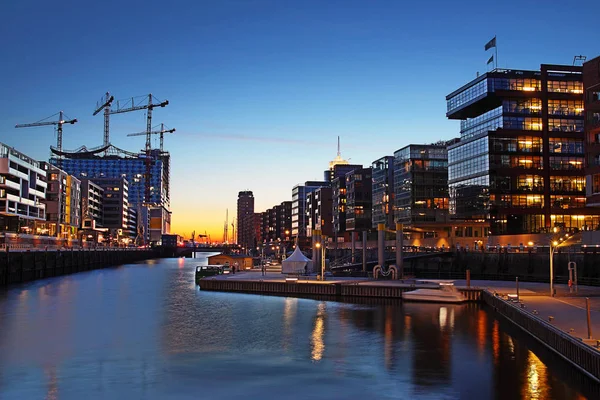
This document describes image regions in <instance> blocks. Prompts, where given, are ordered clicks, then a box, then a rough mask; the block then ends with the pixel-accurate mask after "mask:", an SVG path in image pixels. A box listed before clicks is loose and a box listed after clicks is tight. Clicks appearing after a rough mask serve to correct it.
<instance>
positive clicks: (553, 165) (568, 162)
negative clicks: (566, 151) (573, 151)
mask: <svg viewBox="0 0 600 400" xmlns="http://www.w3.org/2000/svg"><path fill="white" fill-rule="evenodd" d="M550 169H551V170H563V171H573V170H582V169H583V157H550Z"/></svg>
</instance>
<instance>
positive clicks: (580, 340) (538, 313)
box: [197, 271, 600, 382]
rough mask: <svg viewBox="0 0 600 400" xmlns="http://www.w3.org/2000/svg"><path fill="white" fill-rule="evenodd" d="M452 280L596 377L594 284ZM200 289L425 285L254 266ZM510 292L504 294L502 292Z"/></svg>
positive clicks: (599, 366)
mask: <svg viewBox="0 0 600 400" xmlns="http://www.w3.org/2000/svg"><path fill="white" fill-rule="evenodd" d="M470 283H471V284H472V285H467V282H466V281H462V280H459V281H456V286H457V289H458V290H459V291H460V292H461V293H463V295H465V297H466V298H467V301H470V302H482V303H484V304H485V305H486V306H488V307H490V308H491V309H492V310H493V311H494V312H496V313H498V314H499V315H501V316H502V317H503V318H505V319H507V320H508V321H510V322H511V323H513V324H514V325H515V326H517V327H519V328H520V329H521V330H523V331H524V332H525V333H527V334H529V335H531V336H532V337H533V338H535V339H536V340H537V341H539V342H540V343H542V344H543V345H544V346H546V347H547V348H549V349H550V350H551V351H553V352H555V353H556V354H558V355H559V356H560V357H562V358H563V359H565V360H567V361H568V362H569V363H571V364H572V365H573V366H575V367H576V368H577V369H579V370H580V371H581V372H582V373H584V374H585V375H586V376H588V377H589V378H591V379H593V380H594V381H596V382H600V341H598V340H594V339H592V338H591V337H590V336H592V335H591V334H592V333H593V332H596V335H598V337H600V288H597V287H586V286H580V288H579V293H580V294H574V293H570V291H569V288H568V287H567V286H566V285H557V293H558V295H559V297H550V296H548V295H547V293H548V289H547V285H546V284H541V283H522V284H521V288H520V291H519V297H518V299H517V300H515V293H517V290H516V287H515V284H514V283H513V282H506V281H504V282H499V281H471V282H470ZM197 284H198V285H199V287H200V289H201V290H206V291H223V292H239V293H251V294H263V295H277V296H289V297H317V298H322V297H323V296H327V298H330V299H331V300H344V299H345V298H346V299H349V298H368V297H370V298H380V299H397V300H400V299H401V298H402V293H403V292H405V291H409V290H414V289H417V288H426V287H431V285H429V286H428V285H427V284H414V283H410V282H409V281H404V282H403V281H389V280H388V281H376V280H369V279H360V278H335V277H334V278H330V280H325V281H317V280H315V279H314V277H305V276H300V277H294V278H285V277H283V276H282V275H281V274H279V273H271V274H267V275H266V276H262V275H261V274H260V272H257V271H246V272H241V273H238V274H236V275H220V276H216V277H207V278H203V279H198V280H197ZM509 294H510V295H511V297H508V295H509ZM584 296H586V297H587V299H588V301H590V298H591V302H590V304H591V306H590V319H589V321H590V324H589V326H588V324H587V323H586V314H587V310H586V308H585V306H583V307H582V305H585V300H586V297H584Z"/></svg>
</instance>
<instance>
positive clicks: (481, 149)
mask: <svg viewBox="0 0 600 400" xmlns="http://www.w3.org/2000/svg"><path fill="white" fill-rule="evenodd" d="M488 143H489V140H488V137H487V136H485V137H482V138H480V139H477V140H474V141H472V142H469V143H466V144H463V145H461V146H457V147H454V148H452V149H449V150H448V164H449V165H450V164H453V163H456V162H459V161H462V160H465V159H468V158H473V157H476V156H479V155H482V154H487V153H488Z"/></svg>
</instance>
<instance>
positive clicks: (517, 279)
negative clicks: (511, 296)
mask: <svg viewBox="0 0 600 400" xmlns="http://www.w3.org/2000/svg"><path fill="white" fill-rule="evenodd" d="M515 279H516V281H517V301H519V277H518V276H517V277H516V278H515Z"/></svg>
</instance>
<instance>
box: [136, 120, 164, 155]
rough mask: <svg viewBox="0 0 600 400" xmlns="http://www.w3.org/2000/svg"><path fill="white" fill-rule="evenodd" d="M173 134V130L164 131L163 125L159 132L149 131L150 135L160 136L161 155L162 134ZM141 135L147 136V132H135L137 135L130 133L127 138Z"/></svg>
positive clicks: (162, 150)
mask: <svg viewBox="0 0 600 400" xmlns="http://www.w3.org/2000/svg"><path fill="white" fill-rule="evenodd" d="M152 129H156V127H154V128H152ZM173 132H175V129H174V128H173V129H165V124H160V130H153V131H150V134H151V135H160V152H161V154H162V153H163V152H164V149H163V142H164V134H165V133H173ZM142 135H148V132H137V133H130V134H129V135H127V136H142Z"/></svg>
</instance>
